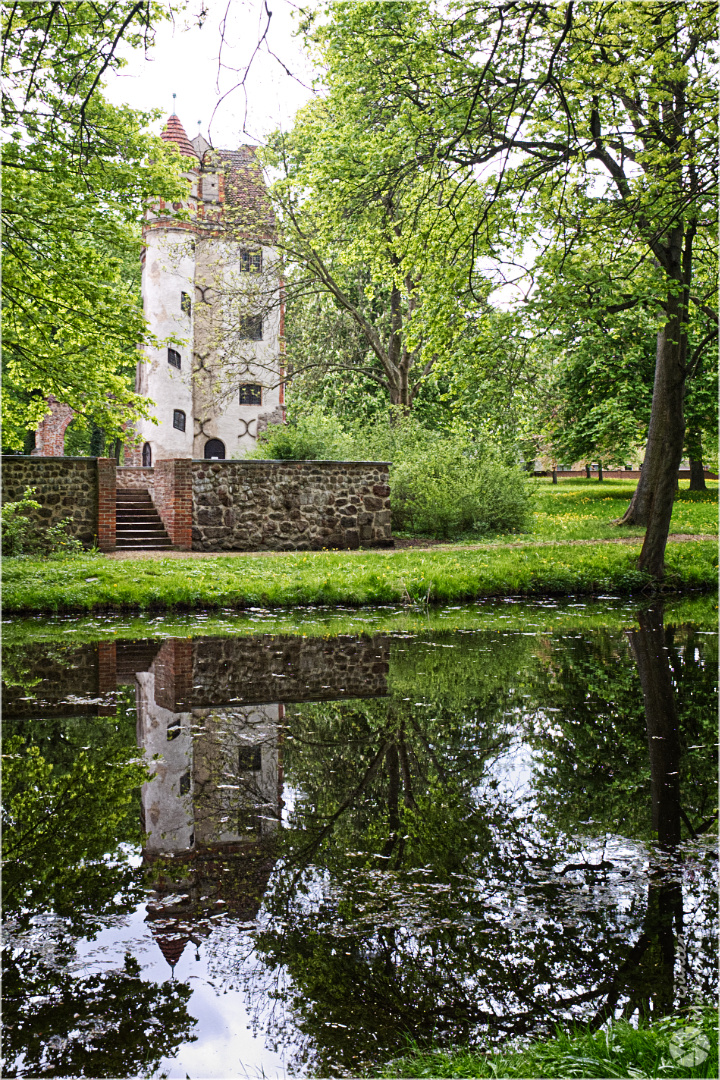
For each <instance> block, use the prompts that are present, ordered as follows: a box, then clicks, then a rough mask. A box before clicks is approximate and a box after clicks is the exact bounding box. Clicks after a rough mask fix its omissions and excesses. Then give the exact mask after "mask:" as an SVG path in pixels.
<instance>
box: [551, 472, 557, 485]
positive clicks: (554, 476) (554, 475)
mask: <svg viewBox="0 0 720 1080" xmlns="http://www.w3.org/2000/svg"><path fill="white" fill-rule="evenodd" d="M552 482H553V484H557V469H553V471H552Z"/></svg>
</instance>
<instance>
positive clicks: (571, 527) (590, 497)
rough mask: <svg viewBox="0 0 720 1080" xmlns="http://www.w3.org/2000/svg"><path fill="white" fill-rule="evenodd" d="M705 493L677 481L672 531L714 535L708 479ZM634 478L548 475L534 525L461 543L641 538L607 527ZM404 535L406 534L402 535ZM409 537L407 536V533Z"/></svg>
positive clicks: (537, 488) (714, 499)
mask: <svg viewBox="0 0 720 1080" xmlns="http://www.w3.org/2000/svg"><path fill="white" fill-rule="evenodd" d="M707 484H708V490H707V491H689V490H688V488H689V485H690V481H689V480H681V481H680V491H679V494H678V497H677V499H676V501H675V506H674V509H673V516H672V522H671V525H670V531H671V532H674V533H686V534H687V533H689V534H691V535H694V536H697V535H699V534H706V535H713V536H715V535H717V531H718V482H717V480H710V481H707ZM636 486H637V480H635V479H632V480H623V479H622V478H620V477H617V478H616V477H611V478H610V479H607V480H603V481H602V483H601V482H599V481H598V480H586V479H585V478H573V479H572V480H559V481H558V483H557V484H553V483H552V481H551V480H550V478H549V477H542V478H541V479H539V480H536V481H534V497H533V515H532V522H531V524H530V526H529V527H528V529H527V531H526V532H522V533H519V534H518V533H516V534H502V535H498V534H494V535H492V536H483V537H472V538H471V537H465V538H464V542H465V543H467V542H468V540H470V539H472V540H473V542H478V541H479V542H481V543H488V544H490V543H497V542H498V541H513V540H530V541H532V540H613V539H617V538H618V537H619V536H639V537H642V535H643V534H644V531H645V530H644V529H641V528H633V529H631V528H627V527H626V526H623V527H622V528H618V526H617V525H611V524H610V522H611V521H613V520H614V519H617V518H619V517H622V515H623V514H624V513H625V511H626V510H627V508H628V505H629V503H630V500H631V498H632V496H633V492H634V491H635V487H636ZM402 535H405V534H402ZM408 535H409V534H408Z"/></svg>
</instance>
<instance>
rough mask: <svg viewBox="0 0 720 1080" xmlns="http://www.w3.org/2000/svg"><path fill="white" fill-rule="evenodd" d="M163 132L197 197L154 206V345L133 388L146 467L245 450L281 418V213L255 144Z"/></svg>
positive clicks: (147, 268)
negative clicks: (144, 407) (144, 400)
mask: <svg viewBox="0 0 720 1080" xmlns="http://www.w3.org/2000/svg"><path fill="white" fill-rule="evenodd" d="M162 138H163V139H164V140H165V141H166V142H173V143H175V144H176V146H177V147H178V149H179V150H180V152H181V153H182V154H183V156H184V157H185V158H186V159H187V166H188V169H187V173H186V176H187V178H188V181H189V184H190V190H189V195H188V199H187V200H186V201H185V202H182V203H180V202H176V203H173V204H172V206H168V205H166V204H165V203H164V201H163V200H162V199H161V200H158V202H157V203H156V204H153V205H152V206H151V207H149V208H148V210H147V212H146V222H145V227H144V230H143V239H144V253H143V266H142V296H143V308H144V312H145V318H146V319H147V321H148V324H149V328H150V332H151V334H152V335H153V336H154V338H155V342H154V343H153V344H151V345H150V346H149V347H146V348H145V350H144V356H143V359H142V360H141V361H140V362H139V363H138V369H137V377H136V390H137V392H138V393H141V394H143V395H145V396H146V397H148V398H150V399H151V400H152V401H153V402H154V406H153V410H152V413H153V417H154V418H155V419H156V420H157V423H153V422H152V421H151V420H144V421H140V423H139V424H138V425H137V427H138V431H139V433H140V436H141V438H142V442H143V464H146V465H150V464H155V462H157V461H159V460H161V459H163V458H178V457H180V458H226V457H227V458H231V457H234V458H238V457H243V456H244V455H245V454H246V453H247V452H248V450H250V449H252V448H253V447H254V445H255V442H256V440H257V435H258V434H259V432H260V431H262V430H263V429H264V428H265V427H267V425H268V423H281V422H282V420H283V400H284V399H283V384H282V374H283V372H282V319H283V311H282V296H281V291H280V275H279V265H280V264H279V260H278V253H277V249H276V247H275V244H274V227H275V226H274V218H273V214H272V209H271V207H270V203H269V200H268V197H267V192H266V189H265V187H264V184H263V181H262V176H261V173H260V169H259V166H258V165H257V162H256V158H255V151H254V148H253V147H247V146H246V147H241V148H240V149H239V150H235V151H229V150H216V149H213V148H212V147H211V146H210V145H209V143H208V142H207V140H205V139H204V138H203V136H202V135H197V136H196V137H195V138H194V139H193V140H192V142H191V141H190V139H189V138H188V136H187V134H186V132H185V129H184V128H183V126H182V124H181V123H180V120H179V119H178V117H177V116H176V115H174V114H173V115H172V116H171V117H170V118H169V119H168V121H167V124H166V126H165V130H164V131H163V133H162Z"/></svg>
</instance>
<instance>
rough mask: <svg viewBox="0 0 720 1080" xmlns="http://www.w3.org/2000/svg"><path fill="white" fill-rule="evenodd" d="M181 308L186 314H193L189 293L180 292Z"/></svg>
mask: <svg viewBox="0 0 720 1080" xmlns="http://www.w3.org/2000/svg"><path fill="white" fill-rule="evenodd" d="M180 310H181V311H182V312H183V314H184V315H191V314H192V304H191V302H190V296H189V294H188V293H186V292H184V293H180Z"/></svg>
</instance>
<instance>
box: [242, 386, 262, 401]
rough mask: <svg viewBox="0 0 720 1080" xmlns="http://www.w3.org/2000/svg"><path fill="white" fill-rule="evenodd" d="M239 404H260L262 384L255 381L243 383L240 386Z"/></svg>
mask: <svg viewBox="0 0 720 1080" xmlns="http://www.w3.org/2000/svg"><path fill="white" fill-rule="evenodd" d="M240 404H241V405H262V386H258V384H257V383H244V384H243V385H242V386H241V387H240Z"/></svg>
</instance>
